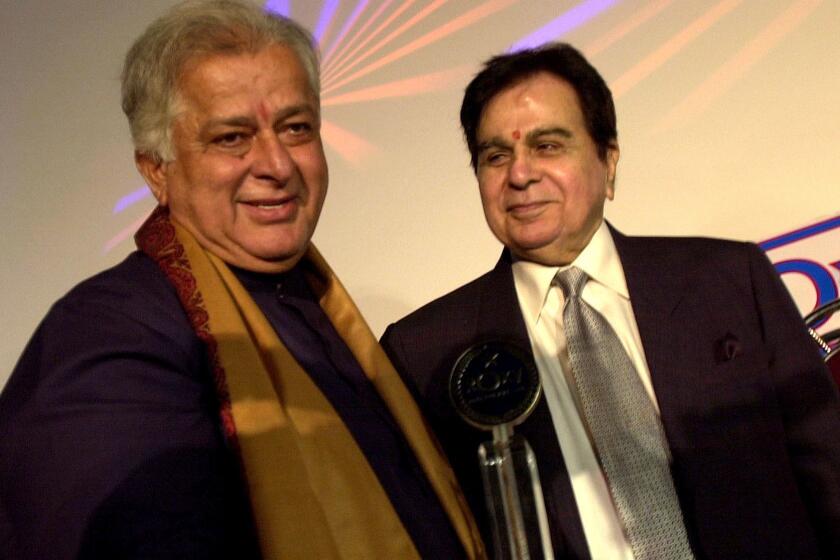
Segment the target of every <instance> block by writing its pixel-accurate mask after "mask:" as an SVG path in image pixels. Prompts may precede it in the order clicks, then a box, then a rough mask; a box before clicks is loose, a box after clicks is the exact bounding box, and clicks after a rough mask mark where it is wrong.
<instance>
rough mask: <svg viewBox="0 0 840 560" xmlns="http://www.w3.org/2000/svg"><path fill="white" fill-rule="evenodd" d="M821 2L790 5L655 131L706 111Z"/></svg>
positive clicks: (682, 102)
mask: <svg viewBox="0 0 840 560" xmlns="http://www.w3.org/2000/svg"><path fill="white" fill-rule="evenodd" d="M821 3H822V0H799V1H798V2H794V3H793V4H791V5H790V6H788V8H787V9H786V10H785V11H784V12H782V13H780V14H779V15H778V16H776V17H775V18H774V19H773V21H771V22H770V23H769V24H767V26H766V27H765V28H764V29H763V30H762V31H761V33H759V34H758V35H756V36H755V37H754V38H753V39H752V40H751V41H750V42H749V43H747V44H746V45H744V46H743V47H742V48H741V49H740V50H739V51H738V52H737V53H735V55H734V56H733V57H731V58H730V59H729V60H727V61H726V62H725V63H724V64H723V65H722V66H721V67H720V68H718V69H717V70H716V71H715V73H714V74H712V75H711V76H709V77H708V78H706V80H704V81H703V83H701V84H700V85H699V86H698V87H697V88H695V89H694V91H692V92H691V93H690V94H689V95H688V96H687V97H686V98H685V99H683V100H682V101H681V102H680V103H679V104H678V105H676V106H675V107H674V108H672V109H671V111H669V112H668V114H667V115H665V117H664V118H663V119H662V121H660V122H659V124H658V125H657V126H656V127H655V128H654V131H655V132H662V131H663V130H666V129H669V128H671V127H673V126H675V125H678V124H681V123H683V122H685V121H686V120H688V119H689V118H691V117H693V116H695V115H697V114H699V113H701V112H702V111H703V110H705V109H706V107H708V106H709V105H710V104H711V103H712V102H713V101H714V100H715V99H717V98H718V97H720V96H721V95H723V94H724V93H725V92H726V91H727V90H729V88H731V87H732V85H733V84H734V83H735V81H736V80H738V78H740V77H741V76H742V75H744V74H745V73H746V71H747V70H748V69H749V68H750V67H751V66H753V65H755V64H756V63H757V62H758V61H760V60H761V59H762V58H764V57H765V56H766V55H767V53H768V52H770V50H771V49H772V48H773V47H775V46H776V45H777V44H778V43H779V41H781V40H782V39H783V38H784V37H785V36H786V35H787V34H788V33H790V32H791V31H793V30H794V29H796V28H797V27H798V26H799V25H800V24H801V23H802V22H803V21H805V19H806V18H807V17H808V16H809V15H810V14H811V12H813V11H814V10H815V9H816V8H817V7H818V6H819V5H820V4H821Z"/></svg>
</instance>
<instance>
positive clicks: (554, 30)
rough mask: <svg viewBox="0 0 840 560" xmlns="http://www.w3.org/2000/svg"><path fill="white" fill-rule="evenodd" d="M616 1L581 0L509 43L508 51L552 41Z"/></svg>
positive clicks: (529, 47)
mask: <svg viewBox="0 0 840 560" xmlns="http://www.w3.org/2000/svg"><path fill="white" fill-rule="evenodd" d="M618 2H620V0H586V1H584V2H581V3H580V4H578V5H577V6H575V7H574V8H571V9H569V10H567V11H566V12H565V13H563V14H561V15H560V16H558V17H557V18H555V19H553V20H551V21H550V22H548V23H547V24H545V25H544V26H542V27H540V28H539V29H537V30H536V31H534V32H533V33H531V34H530V35H526V36H525V37H523V38H522V39H520V40H519V41H517V42H516V43H514V44H513V45H511V47H510V48H509V49H508V52H516V51H521V50H524V49H532V48H534V47H538V46H540V45H542V44H543V43H546V42H548V41H553V40H555V39H557V38H559V37H560V36H562V35H564V34H566V33H568V32H569V31H571V30H573V29H575V28H576V27H579V26H581V25H583V24H584V23H586V22H587V21H589V20H590V19H592V18H594V17H595V16H597V15H598V14H600V13H601V12H603V11H604V10H607V9H609V8H611V7H613V5H615V4H617V3H618Z"/></svg>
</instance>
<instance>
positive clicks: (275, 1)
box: [263, 0, 292, 17]
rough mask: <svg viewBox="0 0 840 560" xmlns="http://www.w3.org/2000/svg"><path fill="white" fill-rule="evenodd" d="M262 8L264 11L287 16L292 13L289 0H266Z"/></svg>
mask: <svg viewBox="0 0 840 560" xmlns="http://www.w3.org/2000/svg"><path fill="white" fill-rule="evenodd" d="M263 9H264V10H265V11H266V12H271V13H273V14H278V15H281V16H284V17H289V15H291V13H292V9H291V6H289V0H267V1H266V3H265V6H264V7H263Z"/></svg>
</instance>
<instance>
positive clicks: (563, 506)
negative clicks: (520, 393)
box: [476, 250, 589, 559]
mask: <svg viewBox="0 0 840 560" xmlns="http://www.w3.org/2000/svg"><path fill="white" fill-rule="evenodd" d="M485 279H486V281H485V283H484V284H483V286H482V291H481V296H480V298H481V300H480V306H479V309H478V316H477V317H476V329H477V332H476V335H477V336H476V340H477V341H479V340H488V339H501V340H506V341H509V342H512V343H514V344H516V345H518V346H519V347H520V348H522V349H523V350H525V351H526V352H527V353H528V354H531V342H530V339H529V338H528V330H527V327H526V326H525V321H524V320H523V318H522V311H521V309H520V307H519V300H518V298H517V296H516V288H515V286H514V282H513V270H512V268H511V257H510V254H509V252H508V251H507V250H505V251H504V252H503V253H502V256H501V258H500V259H499V262H498V263H497V264H496V267H495V268H494V269H493V270H492V271H491V272H489V273H488V274H487V275H486V276H485ZM516 432H517V433H520V434H522V435H523V436H524V437H525V438H526V439H527V440H528V442H529V443H530V444H531V447H532V448H533V450H534V454H535V455H536V457H537V465H538V469H539V473H540V482H541V484H542V489H543V494H544V495H545V502H546V509H547V510H548V516H549V519H550V520H553V523H552V527H551V538H552V541H553V546H554V550H555V551H556V553H557V557H558V558H575V559H586V558H589V551H588V547H587V544H586V537H585V536H584V533H583V526H582V525H581V522H580V516H579V515H578V510H577V503H576V502H575V497H574V493H573V491H572V486H571V482H570V480H569V475H568V472H567V471H566V463H565V461H564V459H563V454H562V452H561V450H560V446H559V444H558V441H557V436H556V434H555V430H554V425H553V423H552V421H551V414H550V412H549V410H548V405H547V404H546V402H545V398H544V397H542V398H541V399H540V402H539V404H538V405H537V407H536V409H535V410H534V412H533V413H532V414H531V416H530V417H529V418H528V419H527V420H526V421H525V422H524V423H522V424H521V425H520V426H518V427H517V428H516Z"/></svg>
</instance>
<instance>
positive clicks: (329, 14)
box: [312, 0, 341, 44]
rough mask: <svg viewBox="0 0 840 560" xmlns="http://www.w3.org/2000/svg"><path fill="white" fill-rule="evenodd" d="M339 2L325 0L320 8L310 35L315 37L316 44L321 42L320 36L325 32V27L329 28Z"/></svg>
mask: <svg viewBox="0 0 840 560" xmlns="http://www.w3.org/2000/svg"><path fill="white" fill-rule="evenodd" d="M340 3H341V2H340V0H326V1H325V2H324V7H323V8H321V15H320V16H318V23H317V24H316V25H315V31H314V32H313V33H312V36H313V37H315V40H316V41H317V42H318V44H320V43H321V37H323V36H324V33H326V32H327V29H329V27H330V24H331V23H332V19H333V17H335V12H336V10H338V5H339V4H340Z"/></svg>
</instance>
